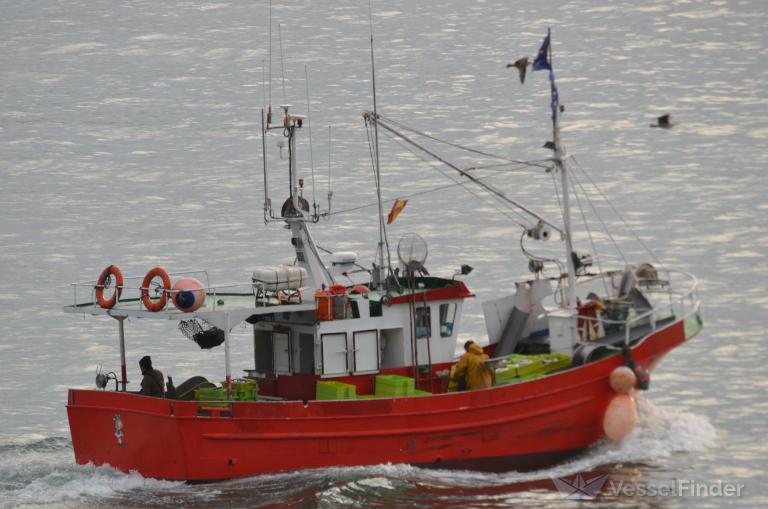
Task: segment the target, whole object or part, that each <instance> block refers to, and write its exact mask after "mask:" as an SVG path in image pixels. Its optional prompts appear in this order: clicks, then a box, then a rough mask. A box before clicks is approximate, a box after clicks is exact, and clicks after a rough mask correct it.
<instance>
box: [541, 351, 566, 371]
mask: <svg viewBox="0 0 768 509" xmlns="http://www.w3.org/2000/svg"><path fill="white" fill-rule="evenodd" d="M539 357H540V358H541V361H542V362H543V363H544V373H552V372H555V371H560V370H561V369H567V368H570V367H571V356H570V355H567V354H564V353H550V354H542V355H539Z"/></svg>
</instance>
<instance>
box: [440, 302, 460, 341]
mask: <svg viewBox="0 0 768 509" xmlns="http://www.w3.org/2000/svg"><path fill="white" fill-rule="evenodd" d="M455 321H456V303H455V302H450V303H448V304H440V337H443V338H447V337H450V336H452V335H453V324H454V322H455Z"/></svg>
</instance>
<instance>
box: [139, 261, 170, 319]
mask: <svg viewBox="0 0 768 509" xmlns="http://www.w3.org/2000/svg"><path fill="white" fill-rule="evenodd" d="M156 277H159V278H160V279H162V281H163V292H162V294H161V295H160V298H159V299H158V300H152V298H151V297H150V296H149V285H150V284H151V283H152V280H153V279H155V278H156ZM170 289H171V278H170V277H169V276H168V272H167V271H166V270H165V269H164V268H162V267H155V268H154V269H150V270H149V272H147V275H146V276H144V281H142V282H141V303H142V304H144V307H145V308H147V311H152V312H157V311H160V310H161V309H163V308H164V307H165V304H166V303H167V302H168V291H169V290H170Z"/></svg>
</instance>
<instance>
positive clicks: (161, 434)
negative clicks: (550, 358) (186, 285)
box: [67, 321, 685, 481]
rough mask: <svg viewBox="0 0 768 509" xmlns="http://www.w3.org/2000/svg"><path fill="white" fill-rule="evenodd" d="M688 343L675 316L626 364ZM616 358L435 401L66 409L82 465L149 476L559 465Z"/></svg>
mask: <svg viewBox="0 0 768 509" xmlns="http://www.w3.org/2000/svg"><path fill="white" fill-rule="evenodd" d="M684 341H685V330H684V326H683V322H682V321H677V322H675V323H673V324H671V325H669V326H667V327H666V328H664V329H661V330H659V331H657V332H655V333H652V334H650V335H649V336H648V337H646V338H645V339H644V340H643V341H642V342H641V343H639V344H638V345H637V346H636V347H635V348H634V349H633V359H634V360H635V361H636V362H638V363H639V364H641V365H642V366H644V367H646V368H647V369H649V370H651V369H653V367H654V366H655V365H656V364H657V363H658V361H659V360H660V359H661V358H662V357H663V356H664V354H666V353H667V352H668V351H669V350H671V349H672V348H674V347H676V346H677V345H679V344H680V343H682V342H684ZM622 362H623V357H622V356H621V355H616V356H613V357H610V358H607V359H603V360H601V361H598V362H594V363H591V364H588V365H586V366H582V367H579V368H574V369H570V370H567V371H564V372H561V373H558V374H555V375H552V376H548V377H546V378H543V379H539V380H534V381H529V382H525V383H519V384H515V385H507V386H501V387H494V388H491V389H485V390H479V391H471V392H460V393H449V394H439V395H433V396H421V397H413V398H395V399H370V400H356V401H343V400H342V401H310V402H308V403H307V404H304V403H302V402H300V401H298V402H294V401H292V402H264V401H260V402H256V403H237V402H235V403H233V405H232V415H231V417H229V416H228V417H221V416H200V415H198V408H197V406H198V404H197V403H196V402H185V401H172V400H165V399H157V398H148V397H143V396H139V395H136V394H130V393H120V392H104V391H95V390H75V389H72V390H70V391H69V401H68V405H67V413H68V416H69V425H70V429H71V433H72V443H73V446H74V451H75V458H76V461H77V462H78V463H80V464H84V463H87V462H93V463H95V464H97V465H101V464H105V463H106V464H110V465H112V466H114V467H116V468H119V469H120V470H123V471H129V470H137V471H138V472H140V473H141V474H142V475H144V476H147V477H156V478H162V479H178V480H195V481H200V480H216V479H227V478H233V477H244V476H251V475H255V474H260V473H266V472H276V471H287V470H297V469H304V468H317V467H329V466H354V465H370V464H379V463H387V462H390V463H409V464H418V465H435V466H454V465H459V466H462V465H471V466H473V467H475V468H478V467H482V466H483V465H493V464H498V463H501V462H504V463H505V464H510V463H508V462H509V461H510V460H515V459H518V460H524V461H526V462H527V461H529V460H531V459H533V458H537V457H538V458H545V457H551V458H555V457H558V456H560V455H562V454H564V453H568V452H572V451H577V450H580V449H583V448H585V447H587V446H589V445H590V444H592V443H594V442H596V441H597V440H599V439H600V438H602V437H603V430H602V419H603V415H604V412H605V409H606V407H607V405H608V403H609V401H610V400H611V398H612V397H613V395H614V393H613V392H612V391H611V389H610V387H609V386H608V381H607V379H608V375H609V374H610V372H611V370H613V369H614V368H615V367H616V366H618V365H620V364H622ZM115 416H119V421H120V422H121V423H122V436H121V437H120V440H121V441H122V445H121V444H120V443H118V442H119V440H118V437H117V434H118V433H116V425H115ZM517 465H518V468H519V462H518V463H517Z"/></svg>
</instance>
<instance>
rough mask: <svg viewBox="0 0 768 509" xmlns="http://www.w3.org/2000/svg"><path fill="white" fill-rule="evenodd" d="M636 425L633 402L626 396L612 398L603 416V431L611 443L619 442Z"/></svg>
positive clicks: (635, 409)
mask: <svg viewBox="0 0 768 509" xmlns="http://www.w3.org/2000/svg"><path fill="white" fill-rule="evenodd" d="M636 423H637V408H636V407H635V401H634V400H633V399H632V398H631V397H630V396H628V395H626V394H617V395H615V396H614V397H613V399H612V400H611V402H610V403H609V404H608V408H607V409H606V410H605V416H603V431H604V432H605V436H607V437H608V438H609V439H610V440H612V441H613V442H620V441H621V440H623V439H624V438H625V437H626V436H627V435H629V434H630V433H632V430H633V429H634V428H635V424H636Z"/></svg>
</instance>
